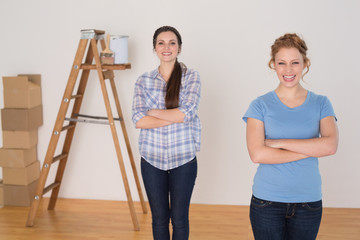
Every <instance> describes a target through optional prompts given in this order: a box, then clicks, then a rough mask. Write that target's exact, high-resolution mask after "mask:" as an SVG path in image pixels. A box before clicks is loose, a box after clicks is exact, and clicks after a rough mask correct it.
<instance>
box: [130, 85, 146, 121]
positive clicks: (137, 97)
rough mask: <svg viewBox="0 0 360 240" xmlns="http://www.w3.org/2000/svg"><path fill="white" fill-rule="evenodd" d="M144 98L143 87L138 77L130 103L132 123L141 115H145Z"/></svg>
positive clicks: (141, 116)
mask: <svg viewBox="0 0 360 240" xmlns="http://www.w3.org/2000/svg"><path fill="white" fill-rule="evenodd" d="M147 110H148V109H147V107H146V99H145V97H144V89H143V87H142V86H141V81H140V79H138V80H137V81H136V84H135V90H134V98H133V104H132V121H133V123H134V125H136V123H137V122H138V121H139V120H140V119H141V118H143V117H145V116H146V111H147Z"/></svg>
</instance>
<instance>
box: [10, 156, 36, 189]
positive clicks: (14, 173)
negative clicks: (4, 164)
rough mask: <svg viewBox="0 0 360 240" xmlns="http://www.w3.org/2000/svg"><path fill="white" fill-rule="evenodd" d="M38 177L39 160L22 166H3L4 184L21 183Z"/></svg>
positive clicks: (25, 183) (26, 183)
mask: <svg viewBox="0 0 360 240" xmlns="http://www.w3.org/2000/svg"><path fill="white" fill-rule="evenodd" d="M39 177H40V162H39V161H36V162H34V163H33V164H31V165H29V166H27V167H24V168H3V181H4V184H5V185H23V186H26V185H28V184H29V183H32V182H33V181H35V180H37V179H39Z"/></svg>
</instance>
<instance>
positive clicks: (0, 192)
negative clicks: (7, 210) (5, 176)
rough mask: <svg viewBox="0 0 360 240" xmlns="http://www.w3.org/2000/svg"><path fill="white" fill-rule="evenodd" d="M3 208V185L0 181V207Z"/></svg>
mask: <svg viewBox="0 0 360 240" xmlns="http://www.w3.org/2000/svg"><path fill="white" fill-rule="evenodd" d="M2 206H4V185H3V183H2V179H0V207H2Z"/></svg>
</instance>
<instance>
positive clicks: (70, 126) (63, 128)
mask: <svg viewBox="0 0 360 240" xmlns="http://www.w3.org/2000/svg"><path fill="white" fill-rule="evenodd" d="M74 127H75V125H71V124H69V125H66V126H63V127H62V129H61V131H65V130H68V129H71V128H74Z"/></svg>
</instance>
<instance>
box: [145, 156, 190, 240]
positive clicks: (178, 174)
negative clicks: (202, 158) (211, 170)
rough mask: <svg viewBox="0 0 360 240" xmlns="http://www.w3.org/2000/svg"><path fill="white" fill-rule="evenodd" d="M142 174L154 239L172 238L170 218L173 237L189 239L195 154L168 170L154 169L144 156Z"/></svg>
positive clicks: (176, 239) (178, 239)
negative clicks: (192, 157)
mask: <svg viewBox="0 0 360 240" xmlns="http://www.w3.org/2000/svg"><path fill="white" fill-rule="evenodd" d="M141 174H142V178H143V181H144V185H145V190H146V194H147V197H148V200H149V204H150V208H151V214H152V229H153V237H154V239H155V240H169V239H170V231H169V222H170V219H171V224H172V227H173V233H172V239H173V240H183V239H184V240H187V239H189V206H190V199H191V194H192V191H193V189H194V184H195V179H196V175H197V160H196V157H195V158H194V159H193V160H192V161H190V162H188V163H186V164H184V165H182V166H180V167H177V168H175V169H171V170H168V171H164V170H160V169H158V168H155V167H154V166H152V165H151V164H149V163H148V162H146V161H145V160H144V159H143V158H142V159H141Z"/></svg>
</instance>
